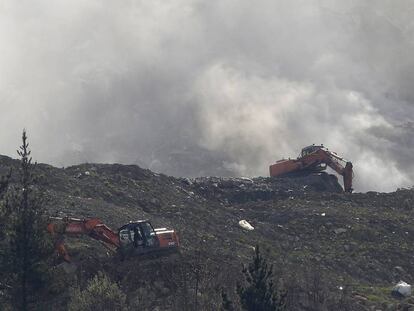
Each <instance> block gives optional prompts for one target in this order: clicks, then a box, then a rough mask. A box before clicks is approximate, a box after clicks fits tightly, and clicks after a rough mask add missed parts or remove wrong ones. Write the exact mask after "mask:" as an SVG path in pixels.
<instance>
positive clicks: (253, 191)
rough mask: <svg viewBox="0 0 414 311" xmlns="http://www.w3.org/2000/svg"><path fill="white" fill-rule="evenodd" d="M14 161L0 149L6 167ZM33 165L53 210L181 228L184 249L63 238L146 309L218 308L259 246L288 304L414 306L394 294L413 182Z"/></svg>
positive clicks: (85, 266)
mask: <svg viewBox="0 0 414 311" xmlns="http://www.w3.org/2000/svg"><path fill="white" fill-rule="evenodd" d="M17 165H18V162H16V161H15V160H12V159H10V158H7V157H0V174H4V173H5V172H6V171H7V169H8V168H9V167H14V171H16V172H17ZM38 172H39V174H40V179H39V183H40V186H41V188H42V189H43V190H44V191H45V192H46V193H47V197H48V201H47V206H48V212H49V214H50V215H68V216H76V217H98V218H100V219H102V220H103V221H104V222H105V223H106V224H108V225H109V226H110V227H112V228H114V229H115V228H117V227H119V226H121V225H122V224H124V223H126V222H128V221H130V220H136V219H150V220H151V222H152V223H153V225H154V226H162V227H165V226H167V227H173V228H174V229H176V230H177V231H178V232H179V235H180V238H181V242H182V248H181V252H180V254H175V255H173V256H165V257H160V258H157V257H151V258H138V259H137V258H129V259H127V260H126V261H124V262H119V261H117V260H116V259H115V258H114V256H112V255H111V254H108V252H107V250H106V249H105V248H103V247H102V246H101V245H100V244H99V243H97V242H95V241H93V240H90V239H88V238H86V237H83V238H79V239H75V240H73V241H72V242H70V241H68V244H69V249H70V252H71V254H72V255H73V257H74V258H75V261H76V262H77V264H78V268H77V272H76V273H77V276H78V277H77V282H82V280H81V281H79V278H81V279H85V280H86V279H87V278H88V276H90V275H93V274H94V273H95V272H96V271H98V270H103V271H106V272H107V273H108V274H109V275H111V277H112V278H113V279H114V280H116V281H118V282H119V284H120V285H121V287H122V289H123V290H124V291H125V292H126V293H127V294H128V299H129V301H130V302H131V303H132V304H135V305H136V306H139V308H140V310H156V308H159V309H158V310H161V309H162V310H186V309H187V310H194V309H198V310H217V309H218V304H219V302H220V293H221V290H222V288H224V289H225V290H226V291H228V292H229V293H230V296H231V297H234V287H235V284H236V283H237V282H238V281H240V279H241V273H240V271H241V265H242V264H245V263H247V262H249V260H250V259H251V257H252V255H253V250H254V247H255V246H256V245H260V246H261V247H262V249H263V250H264V252H265V254H266V257H267V258H268V259H269V260H270V261H271V262H272V263H273V264H274V267H275V270H276V271H277V272H278V275H279V276H280V279H281V280H282V279H283V284H284V286H285V287H286V288H288V290H289V293H290V295H291V297H294V298H292V299H291V300H292V307H291V309H292V310H317V309H318V308H319V309H320V310H323V308H325V309H327V310H334V309H335V308H336V309H338V310H339V307H333V306H334V305H335V306H339V305H340V304H341V303H342V306H343V310H346V308H348V307H347V306H351V307H349V308H348V310H396V309H398V308H399V309H401V310H414V307H412V309H409V308H410V305H411V301H410V298H406V299H402V298H401V299H396V298H394V297H392V296H391V289H392V287H393V285H394V284H395V283H396V282H398V281H399V280H404V281H405V282H408V283H411V284H414V258H413V253H412V251H413V246H412V243H413V242H412V241H413V236H414V221H413V215H414V190H413V189H400V190H398V191H396V192H393V193H377V192H369V193H354V194H344V193H342V191H341V188H340V185H339V184H338V182H337V180H336V178H335V177H334V176H331V175H327V174H319V175H313V176H308V177H297V178H274V179H271V178H264V177H259V178H253V179H249V178H218V177H203V178H195V179H188V178H174V177H168V176H165V175H160V174H155V173H153V172H151V171H149V170H144V169H141V168H139V167H137V166H132V165H131V166H128V165H118V164H112V165H104V164H83V165H78V166H72V167H68V168H55V167H52V166H49V165H44V164H40V165H38ZM243 219H244V220H247V221H248V222H249V223H250V224H251V225H252V226H253V227H254V230H252V231H247V230H244V229H243V228H241V227H240V226H239V221H240V220H243ZM66 278H67V279H66V281H62V284H56V288H52V289H50V291H51V292H53V291H55V292H59V294H55V295H54V296H53V295H51V296H50V297H51V298H50V301H49V302H48V303H49V304H50V305H52V306H54V308H55V309H64V306H65V303H66V302H67V299H68V293H65V292H63V293H62V287H63V288H64V287H65V285H64V284H65V282H68V283H71V282H72V283H73V282H74V281H73V278H72V276H71V275H69V276H66ZM195 284H197V286H196V287H195ZM154 289H155V290H154ZM315 293H317V295H316V294H315ZM315 295H316V296H317V299H314V298H312V297H315ZM53 297H54V298H53ZM313 300H319V301H322V302H320V305H319V307H318V306H317V302H316V301H313ZM312 306H313V308H314V309H312ZM413 306H414V302H413ZM341 308H342V307H341ZM404 308H405V309H404Z"/></svg>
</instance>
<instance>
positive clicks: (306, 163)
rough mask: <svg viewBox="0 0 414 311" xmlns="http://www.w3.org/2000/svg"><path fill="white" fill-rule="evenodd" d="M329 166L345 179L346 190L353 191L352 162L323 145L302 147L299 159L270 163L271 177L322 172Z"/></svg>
mask: <svg viewBox="0 0 414 311" xmlns="http://www.w3.org/2000/svg"><path fill="white" fill-rule="evenodd" d="M327 166H329V167H330V168H332V169H333V170H334V171H335V172H337V173H338V174H339V175H341V176H342V177H343V179H344V190H345V192H349V193H351V192H352V190H353V189H352V178H353V172H352V163H351V162H349V161H346V160H344V159H343V158H341V157H339V156H338V155H337V154H336V153H335V152H331V151H329V150H328V149H327V148H325V147H324V146H323V145H320V146H315V145H311V146H308V147H305V148H303V149H302V152H301V154H300V155H299V156H298V158H297V159H295V160H292V159H288V160H286V159H283V160H279V161H277V162H276V163H275V164H273V165H270V167H269V171H270V176H271V177H285V176H296V175H306V174H312V173H315V172H321V171H323V170H325V169H326V167H327Z"/></svg>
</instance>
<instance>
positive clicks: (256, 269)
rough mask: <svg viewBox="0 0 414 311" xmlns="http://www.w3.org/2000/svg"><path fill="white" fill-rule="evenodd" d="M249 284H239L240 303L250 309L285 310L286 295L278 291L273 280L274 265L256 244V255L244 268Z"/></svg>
mask: <svg viewBox="0 0 414 311" xmlns="http://www.w3.org/2000/svg"><path fill="white" fill-rule="evenodd" d="M243 274H244V277H245V280H246V282H247V286H246V287H243V286H240V285H239V286H238V288H237V292H238V294H239V296H240V303H241V305H242V307H243V308H244V309H245V310H248V311H280V310H284V309H285V308H284V296H280V295H279V294H278V292H277V289H276V286H275V283H274V281H273V266H269V265H268V263H267V260H266V259H265V258H264V257H262V255H261V254H260V249H259V246H256V249H255V256H254V258H253V262H251V263H250V264H249V265H248V267H247V268H243Z"/></svg>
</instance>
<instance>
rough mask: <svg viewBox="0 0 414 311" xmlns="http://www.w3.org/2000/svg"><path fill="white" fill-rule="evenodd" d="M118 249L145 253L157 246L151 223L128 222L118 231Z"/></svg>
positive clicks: (145, 221) (143, 221)
mask: <svg viewBox="0 0 414 311" xmlns="http://www.w3.org/2000/svg"><path fill="white" fill-rule="evenodd" d="M118 235H119V242H120V248H121V249H122V251H124V252H125V251H126V252H132V253H145V252H148V251H150V250H152V249H154V248H155V247H158V246H159V241H158V238H157V235H156V233H155V230H154V228H153V227H152V225H151V223H150V222H149V221H147V220H140V221H137V222H130V223H128V224H126V225H124V226H122V227H121V228H119V230H118Z"/></svg>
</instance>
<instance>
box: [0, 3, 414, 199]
mask: <svg viewBox="0 0 414 311" xmlns="http://www.w3.org/2000/svg"><path fill="white" fill-rule="evenodd" d="M412 55H414V3H412V2H410V1H404V0H394V1H389V0H377V1H362V0H358V1H355V0H354V1H340V0H319V1H317V0H291V1H282V0H272V1H270V0H269V1H266V0H259V1H255V2H254V3H253V2H251V1H247V0H240V1H234V0H220V1H201V0H174V1H172V0H163V1H160V0H158V1H157V0H153V1H142V0H127V1H114V0H108V1H96V0H82V1H80V0H78V1H76V0H74V1H63V0H53V1H52V0H31V1H28V0H23V1H13V0H0V108H1V114H0V122H1V124H2V130H1V131H0V153H1V154H7V155H12V156H14V153H15V148H16V146H17V145H18V144H19V140H18V138H19V136H20V134H21V130H22V129H23V128H27V130H28V133H29V136H30V142H31V145H32V149H33V154H34V157H35V158H36V160H38V161H41V162H48V163H51V164H54V165H58V166H67V165H71V164H76V163H81V162H120V163H136V164H138V165H141V166H144V167H149V168H151V169H153V170H156V171H160V172H163V173H166V174H174V175H187V176H197V175H248V176H258V175H262V176H266V175H267V174H268V165H269V164H271V163H273V162H274V161H275V160H277V159H280V158H282V157H295V156H296V155H297V154H298V153H299V152H300V149H301V148H302V147H304V146H306V145H309V144H312V143H317V144H320V143H323V144H325V145H326V146H327V147H329V148H330V149H331V150H334V151H336V152H337V153H338V154H340V155H343V156H344V157H345V158H347V159H349V160H351V161H352V162H353V164H354V168H355V187H354V188H355V189H356V190H357V191H366V190H378V191H392V190H395V189H396V188H398V187H408V186H412V185H413V183H414V161H413V160H414V156H413V146H414V138H413V137H414V135H413V134H414V123H413V121H414V88H413V86H412V85H413V77H414V58H413V57H412Z"/></svg>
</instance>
